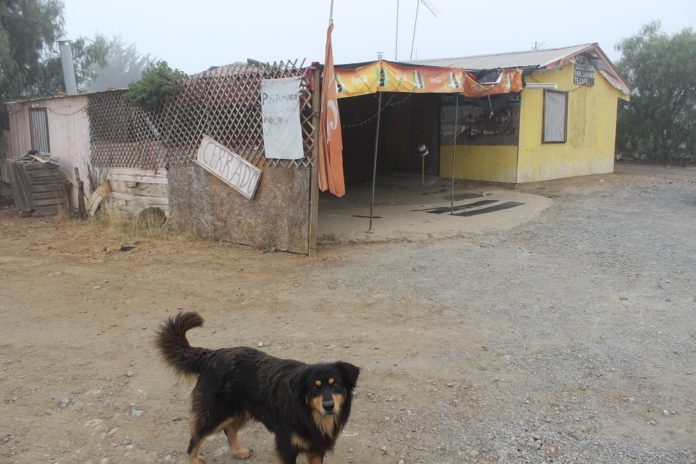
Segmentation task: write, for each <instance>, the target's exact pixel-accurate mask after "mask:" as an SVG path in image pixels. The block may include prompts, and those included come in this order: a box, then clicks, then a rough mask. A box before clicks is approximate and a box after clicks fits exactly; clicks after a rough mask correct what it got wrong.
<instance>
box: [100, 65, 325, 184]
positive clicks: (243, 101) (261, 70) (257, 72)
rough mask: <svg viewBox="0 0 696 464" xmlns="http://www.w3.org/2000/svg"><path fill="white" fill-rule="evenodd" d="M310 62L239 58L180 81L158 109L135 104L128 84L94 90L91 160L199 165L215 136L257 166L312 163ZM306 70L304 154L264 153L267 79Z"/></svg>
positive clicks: (146, 165)
mask: <svg viewBox="0 0 696 464" xmlns="http://www.w3.org/2000/svg"><path fill="white" fill-rule="evenodd" d="M303 65H304V61H302V62H301V63H298V60H295V61H281V62H277V63H276V62H274V63H268V64H263V63H260V64H245V63H238V64H233V65H229V66H224V67H219V68H213V69H210V70H208V71H206V72H203V73H200V74H197V75H194V76H191V77H189V78H187V79H185V80H183V81H181V82H180V84H181V91H180V92H179V94H178V95H177V96H176V97H175V98H174V99H173V100H171V101H169V102H167V103H165V104H164V105H162V107H161V108H160V109H159V110H157V111H156V112H148V111H144V110H142V109H140V108H138V107H136V106H133V105H132V104H130V103H129V102H128V101H127V99H126V98H125V91H123V90H118V91H106V92H100V93H95V94H91V95H90V96H89V116H90V138H91V147H92V148H91V151H92V164H94V165H95V166H100V167H133V168H140V169H153V170H157V169H162V168H167V167H170V166H171V167H180V166H189V165H191V164H193V162H194V160H195V157H196V153H197V150H198V147H199V145H200V143H201V139H202V137H203V135H204V134H205V135H208V136H210V137H212V138H213V139H215V140H216V141H218V142H219V143H221V144H223V145H225V146H226V147H227V148H229V149H230V150H232V151H234V152H235V153H237V154H239V155H240V156H242V157H243V158H245V159H246V160H247V161H249V162H251V163H253V164H255V165H256V166H259V167H261V166H286V167H295V168H308V167H309V166H310V165H311V164H312V149H313V146H314V131H315V129H316V128H315V127H314V126H313V125H312V116H313V114H314V111H318V108H312V89H313V88H314V83H313V82H312V78H313V70H314V69H313V68H311V67H310V68H305V67H303ZM286 77H300V78H301V80H300V82H301V84H300V90H299V92H300V95H299V97H300V98H299V101H300V118H301V126H302V136H303V150H304V157H303V158H300V159H297V160H280V159H271V158H266V157H265V152H264V145H263V127H262V117H261V81H262V80H263V79H280V78H286Z"/></svg>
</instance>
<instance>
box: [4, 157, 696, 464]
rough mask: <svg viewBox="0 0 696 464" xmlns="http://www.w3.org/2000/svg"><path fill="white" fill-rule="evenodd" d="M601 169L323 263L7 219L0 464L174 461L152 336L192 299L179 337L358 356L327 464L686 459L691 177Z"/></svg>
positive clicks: (7, 214) (221, 453)
mask: <svg viewBox="0 0 696 464" xmlns="http://www.w3.org/2000/svg"><path fill="white" fill-rule="evenodd" d="M617 172H618V174H614V175H606V176H592V177H586V178H581V179H569V180H562V181H554V182H548V183H542V184H535V185H530V186H527V187H525V188H524V189H522V190H523V191H526V192H529V193H537V194H543V195H545V196H547V197H549V198H552V199H553V205H552V206H550V207H549V208H548V209H546V210H544V211H543V212H542V213H540V214H539V215H538V216H536V217H535V218H534V219H533V220H532V221H531V222H529V223H527V224H524V225H520V226H518V227H516V228H514V229H511V230H508V231H505V232H492V233H485V234H469V235H465V236H458V237H456V238H450V239H426V240H421V241H414V242H403V241H400V242H398V243H396V242H392V243H379V244H363V245H359V244H351V245H331V246H323V247H321V248H320V250H319V256H318V258H316V259H310V258H306V257H303V256H296V255H291V254H287V253H260V252H259V251H258V250H255V249H251V248H247V247H242V246H236V245H230V244H226V243H215V242H210V241H204V240H195V239H191V238H186V237H174V238H168V239H163V238H147V237H144V238H138V239H137V240H139V242H137V243H134V240H136V239H135V238H133V237H130V236H126V235H120V234H119V233H115V232H113V231H108V230H104V229H102V228H100V227H98V226H95V225H89V224H80V223H76V222H73V221H70V220H67V219H63V220H61V219H54V220H43V221H39V220H37V219H32V218H19V217H18V216H17V215H16V214H15V212H14V211H12V210H9V209H7V208H4V209H1V210H0V315H1V316H2V323H1V324H0V461H1V462H3V463H83V464H87V463H94V464H101V463H104V464H107V463H116V462H125V463H150V462H166V463H169V462H171V463H173V462H177V463H181V462H185V450H186V445H187V441H188V425H187V417H188V406H187V399H188V394H189V392H190V388H191V385H190V384H189V383H186V382H181V381H179V380H178V379H176V378H175V377H174V376H173V375H172V374H171V372H169V371H168V370H167V369H165V368H164V367H163V366H162V364H161V363H160V360H159V359H158V356H157V355H156V353H155V352H154V350H153V335H154V333H155V330H156V329H157V327H158V325H159V324H160V323H161V321H163V320H164V319H165V318H166V317H167V316H170V315H173V314H175V313H176V312H177V311H179V310H182V309H183V310H194V309H195V310H198V311H200V312H201V313H202V315H203V316H204V317H205V319H206V325H205V326H204V328H203V329H196V330H193V331H191V333H190V339H191V341H192V343H193V344H196V345H201V346H207V347H222V346H229V345H238V344H239V345H251V346H257V345H258V344H259V343H260V342H263V347H262V349H264V350H266V351H267V352H269V353H271V354H273V355H279V356H284V357H292V358H298V359H302V360H305V361H319V360H335V359H343V360H347V361H350V362H353V363H355V364H357V365H359V366H361V367H362V369H363V370H362V373H361V377H360V379H359V382H358V384H359V385H358V388H357V391H356V399H355V403H354V410H353V415H352V417H351V420H350V423H349V425H348V427H347V428H346V430H345V432H344V434H343V435H342V437H341V438H340V439H339V441H338V444H337V447H336V450H335V452H334V453H333V454H332V455H330V456H328V457H327V459H326V462H327V463H329V464H332V463H356V464H359V463H377V464H379V463H393V464H397V463H400V462H403V463H405V464H412V463H468V462H472V463H473V462H485V463H489V462H490V463H492V462H500V463H517V462H530V463H542V462H549V463H550V462H554V463H594V462H606V463H694V462H696V439H695V437H696V404H695V403H694V401H695V400H696V361H695V359H696V169H694V168H686V169H671V170H670V169H668V168H655V167H650V166H630V165H620V166H618V169H617ZM133 244H135V248H134V249H132V250H130V251H123V252H122V251H119V247H120V246H121V245H133ZM242 439H243V440H244V442H245V443H246V444H248V445H249V446H250V447H252V448H254V450H255V455H254V457H253V458H252V459H251V460H250V461H248V462H250V463H271V462H273V453H272V436H271V435H270V434H269V433H268V432H267V431H266V430H265V429H264V428H263V427H261V426H260V425H258V424H254V425H251V426H249V427H248V428H247V429H245V431H244V432H243V433H242ZM203 457H204V458H205V459H206V461H207V463H208V464H212V463H232V462H236V461H235V459H233V458H232V456H231V454H230V453H229V451H228V448H227V444H226V440H225V438H224V436H223V435H219V436H216V437H215V438H213V439H211V440H209V441H208V442H206V445H204V447H203Z"/></svg>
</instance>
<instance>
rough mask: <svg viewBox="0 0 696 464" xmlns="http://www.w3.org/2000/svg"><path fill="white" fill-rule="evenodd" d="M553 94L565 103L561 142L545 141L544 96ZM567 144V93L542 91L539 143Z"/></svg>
mask: <svg viewBox="0 0 696 464" xmlns="http://www.w3.org/2000/svg"><path fill="white" fill-rule="evenodd" d="M547 93H554V94H558V95H563V97H564V101H565V108H564V109H565V111H564V114H563V140H546V94H547ZM567 142H568V92H562V91H559V90H547V89H544V104H543V110H542V117H541V143H542V144H547V143H567Z"/></svg>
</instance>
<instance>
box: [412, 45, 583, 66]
mask: <svg viewBox="0 0 696 464" xmlns="http://www.w3.org/2000/svg"><path fill="white" fill-rule="evenodd" d="M593 46H596V44H591V43H590V44H582V45H573V46H571V47H563V48H549V49H546V50H529V51H524V52H512V53H498V54H494V55H479V56H464V57H458V58H438V59H430V60H418V61H414V62H413V63H415V64H424V65H428V66H448V67H455V68H464V69H469V70H472V71H476V70H479V69H499V68H523V67H527V66H538V67H544V66H548V65H550V64H552V63H555V62H557V61H559V60H562V59H563V58H566V57H568V56H571V55H575V54H576V53H578V52H580V51H582V50H585V49H587V48H591V47H593Z"/></svg>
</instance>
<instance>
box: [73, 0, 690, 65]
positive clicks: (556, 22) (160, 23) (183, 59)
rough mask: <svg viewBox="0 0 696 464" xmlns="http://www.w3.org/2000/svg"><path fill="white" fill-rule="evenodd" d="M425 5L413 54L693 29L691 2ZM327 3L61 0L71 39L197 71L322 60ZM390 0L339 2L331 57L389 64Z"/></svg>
mask: <svg viewBox="0 0 696 464" xmlns="http://www.w3.org/2000/svg"><path fill="white" fill-rule="evenodd" d="M428 3H429V4H432V5H434V6H436V7H437V9H438V10H439V14H438V16H437V17H433V15H432V14H431V13H430V12H429V11H428V10H427V9H425V8H424V7H423V6H421V8H420V11H419V21H418V25H417V31H416V40H415V50H416V53H415V56H414V59H415V58H418V59H426V58H444V57H455V56H471V55H480V54H488V53H504V52H510V51H521V50H529V49H530V48H532V47H533V46H534V44H535V42H537V43H542V44H543V46H544V48H554V47H564V46H568V45H577V44H582V43H590V42H598V43H599V45H600V46H601V47H602V49H603V50H604V51H605V52H606V53H607V54H608V55H609V57H610V58H612V59H617V58H618V53H617V52H616V51H615V49H614V46H615V45H616V43H617V42H618V41H619V40H621V39H622V38H625V37H628V36H630V35H633V34H635V33H636V32H637V31H638V30H639V28H640V27H641V26H642V25H643V24H645V23H647V22H649V21H651V20H660V21H661V22H662V26H663V30H665V31H666V32H668V33H674V32H678V31H679V30H681V29H682V28H684V27H687V26H688V27H692V28H694V27H696V1H695V0H663V1H660V2H652V1H643V0H634V1H626V0H618V1H607V0H604V1H598V0H582V1H581V0H575V1H572V2H571V1H566V0H558V1H554V2H550V1H540V0H537V1H527V2H525V1H520V0H515V1H512V0H498V1H488V2H487V1H482V0H479V1H466V0H459V1H457V0H428ZM329 5H330V0H295V1H279V0H277V1H271V0H248V1H239V0H228V1H222V0H219V1H213V0H197V1H190V0H187V1H184V0H138V1H134V0H120V1H118V2H112V1H108V2H107V1H104V0H65V15H66V24H65V29H66V32H67V37H68V38H76V37H78V36H88V37H91V36H94V34H95V33H102V34H104V35H106V36H108V37H112V36H120V37H121V39H122V40H123V42H124V43H126V44H130V43H133V42H134V43H135V44H136V47H137V49H138V51H139V52H140V53H142V54H146V53H151V54H152V55H154V56H155V57H156V58H158V59H163V60H167V61H168V62H169V64H170V65H171V66H173V67H176V68H179V69H181V70H183V71H185V72H186V73H189V74H191V73H195V72H199V71H202V70H205V69H207V68H208V67H210V66H214V65H224V64H228V63H232V62H235V61H245V60H246V59H247V58H254V59H257V60H261V61H274V60H281V59H290V58H292V59H294V58H307V60H308V62H310V61H322V62H323V61H324V59H323V54H324V43H325V37H326V27H327V24H328V18H329ZM415 10H416V0H400V15H399V43H398V47H399V52H398V53H399V56H398V58H399V60H408V58H409V54H410V48H411V37H412V34H413V18H414V16H415ZM395 23H396V0H350V1H349V0H335V6H334V24H335V26H334V35H333V46H334V60H335V62H336V63H351V62H358V61H369V60H373V59H375V57H376V55H377V52H378V51H383V52H384V58H385V59H389V60H393V59H394V53H395V26H396V24H395Z"/></svg>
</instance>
